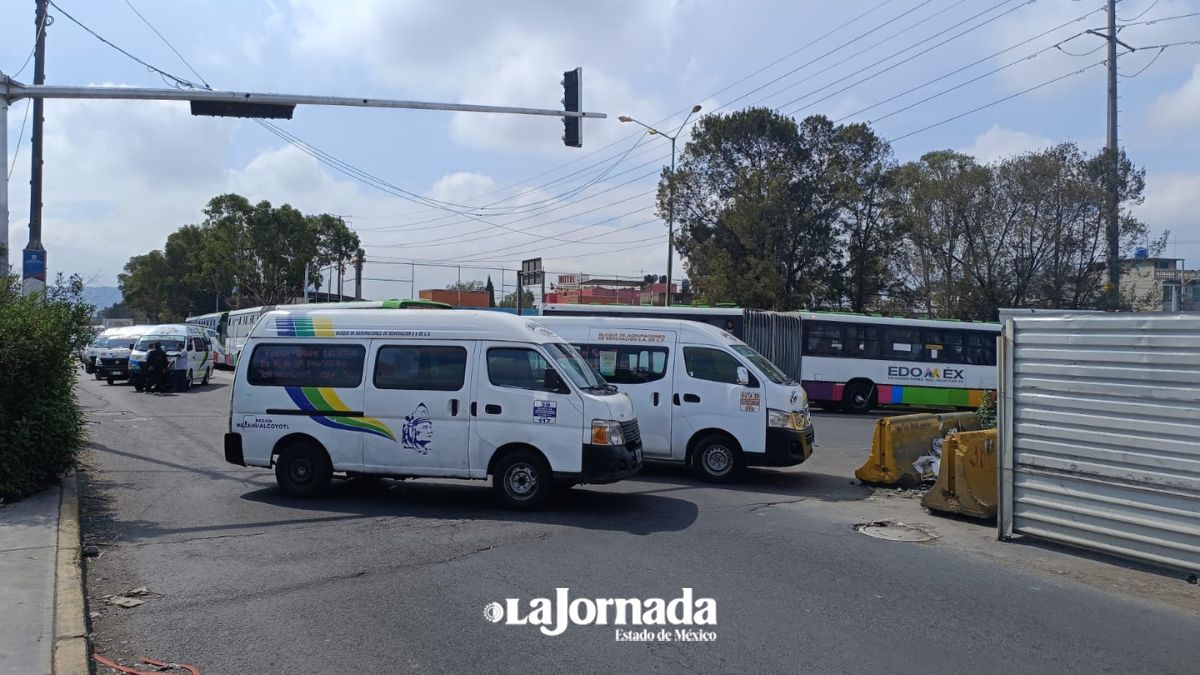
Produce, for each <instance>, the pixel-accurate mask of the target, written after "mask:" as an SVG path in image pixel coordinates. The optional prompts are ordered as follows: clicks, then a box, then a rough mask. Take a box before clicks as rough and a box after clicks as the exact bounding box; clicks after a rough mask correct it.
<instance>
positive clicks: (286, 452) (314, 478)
mask: <svg viewBox="0 0 1200 675" xmlns="http://www.w3.org/2000/svg"><path fill="white" fill-rule="evenodd" d="M332 480H333V465H332V464H330V462H329V455H327V454H325V451H324V450H322V449H321V448H320V447H318V446H317V445H316V444H315V443H312V442H310V441H297V442H295V443H292V444H290V445H289V446H288V447H286V448H284V449H283V452H281V453H279V458H278V459H276V460H275V482H277V483H279V487H280V488H281V489H282V490H283V493H284V494H286V495H287V496H289V497H299V498H301V499H308V498H311V497H320V496H321V495H323V494H325V492H326V491H328V490H329V483H330V482H331V481H332Z"/></svg>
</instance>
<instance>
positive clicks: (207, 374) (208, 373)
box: [200, 368, 212, 386]
mask: <svg viewBox="0 0 1200 675" xmlns="http://www.w3.org/2000/svg"><path fill="white" fill-rule="evenodd" d="M210 377H212V368H209V369H208V370H206V371H204V379H202V380H200V384H202V385H204V386H208V380H209V378H210Z"/></svg>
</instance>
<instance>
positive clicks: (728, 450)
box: [692, 434, 742, 483]
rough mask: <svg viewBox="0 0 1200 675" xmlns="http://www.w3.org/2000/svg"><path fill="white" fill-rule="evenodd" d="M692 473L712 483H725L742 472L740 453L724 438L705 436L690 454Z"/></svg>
mask: <svg viewBox="0 0 1200 675" xmlns="http://www.w3.org/2000/svg"><path fill="white" fill-rule="evenodd" d="M692 471H693V472H694V473H695V474H696V475H697V476H698V477H700V478H702V479H703V480H706V481H711V482H713V483H727V482H729V481H731V480H733V479H734V478H736V477H737V475H738V474H739V473H741V472H742V453H741V451H740V450H738V448H737V447H736V445H735V444H734V443H733V442H732V441H731V440H730V439H729V438H728V437H726V436H722V435H720V434H713V435H711V436H705V437H704V438H702V439H700V442H699V443H697V444H696V449H695V451H693V452H692Z"/></svg>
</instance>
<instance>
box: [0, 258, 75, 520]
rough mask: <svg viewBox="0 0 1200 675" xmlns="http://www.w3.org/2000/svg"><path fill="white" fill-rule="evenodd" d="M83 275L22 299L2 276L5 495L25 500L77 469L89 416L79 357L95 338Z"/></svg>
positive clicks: (0, 490) (0, 439) (0, 424)
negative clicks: (78, 383) (78, 386)
mask: <svg viewBox="0 0 1200 675" xmlns="http://www.w3.org/2000/svg"><path fill="white" fill-rule="evenodd" d="M82 292H83V282H82V281H81V280H80V279H79V277H77V276H75V277H71V278H70V279H68V280H65V281H64V280H63V279H62V278H61V277H59V279H58V280H57V281H56V282H55V284H54V285H53V286H50V287H48V288H47V289H46V292H45V293H36V294H33V295H31V296H29V297H22V296H21V292H20V285H19V283H18V282H17V280H16V278H15V277H11V276H10V277H6V278H0V497H3V498H5V499H7V500H11V499H16V498H20V497H23V496H25V495H27V494H29V493H31V492H33V491H35V490H38V489H40V488H41V487H44V486H45V485H46V484H47V483H49V482H50V481H52V480H54V479H55V478H57V477H58V476H59V475H60V474H61V473H62V472H64V471H66V470H68V469H70V468H72V467H74V466H75V459H76V455H77V454H78V452H79V449H80V448H81V447H82V446H83V438H84V434H83V415H82V413H80V411H79V408H78V407H77V406H76V405H75V376H76V372H77V370H78V363H77V361H76V360H75V352H76V351H77V350H78V349H81V348H82V347H84V346H85V345H87V343H88V342H89V341H90V340H91V339H92V331H91V326H90V325H89V317H90V316H91V314H92V311H93V307H92V306H91V305H88V304H87V303H85V302H84V301H83V298H82Z"/></svg>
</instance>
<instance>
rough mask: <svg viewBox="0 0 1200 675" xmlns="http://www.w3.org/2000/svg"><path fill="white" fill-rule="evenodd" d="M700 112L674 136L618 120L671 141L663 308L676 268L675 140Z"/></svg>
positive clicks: (624, 117) (694, 110)
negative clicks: (665, 281) (673, 270)
mask: <svg viewBox="0 0 1200 675" xmlns="http://www.w3.org/2000/svg"><path fill="white" fill-rule="evenodd" d="M698 112H700V105H699V104H696V105H694V106H692V109H691V111H690V112H688V114H687V117H685V118H683V122H681V123H680V124H679V128H677V129H676V130H675V133H674V134H665V133H663V132H661V131H659V130H658V129H655V128H654V127H652V126H650V125H648V124H646V123H645V122H642V121H641V120H637V119H634V118H632V117H630V116H629V115H621V116H620V117H618V118H617V119H618V120H620V121H621V122H633V123H635V124H640V125H641V126H643V127H645V128H646V131H647V132H649V134H650V135H651V136H662V137H664V138H666V139H668V140H670V141H671V179H672V180H671V196H670V197H669V198H668V202H669V206H668V207H667V288H666V291H665V292H664V293H663V306H664V307H670V306H671V280H672V276H671V272H672V268H673V267H674V261H675V180H674V178H675V139H677V138H679V132H680V131H683V127H684V125H686V124H687V123H688V120H690V119H691V118H692V115H695V114H696V113H698Z"/></svg>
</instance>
